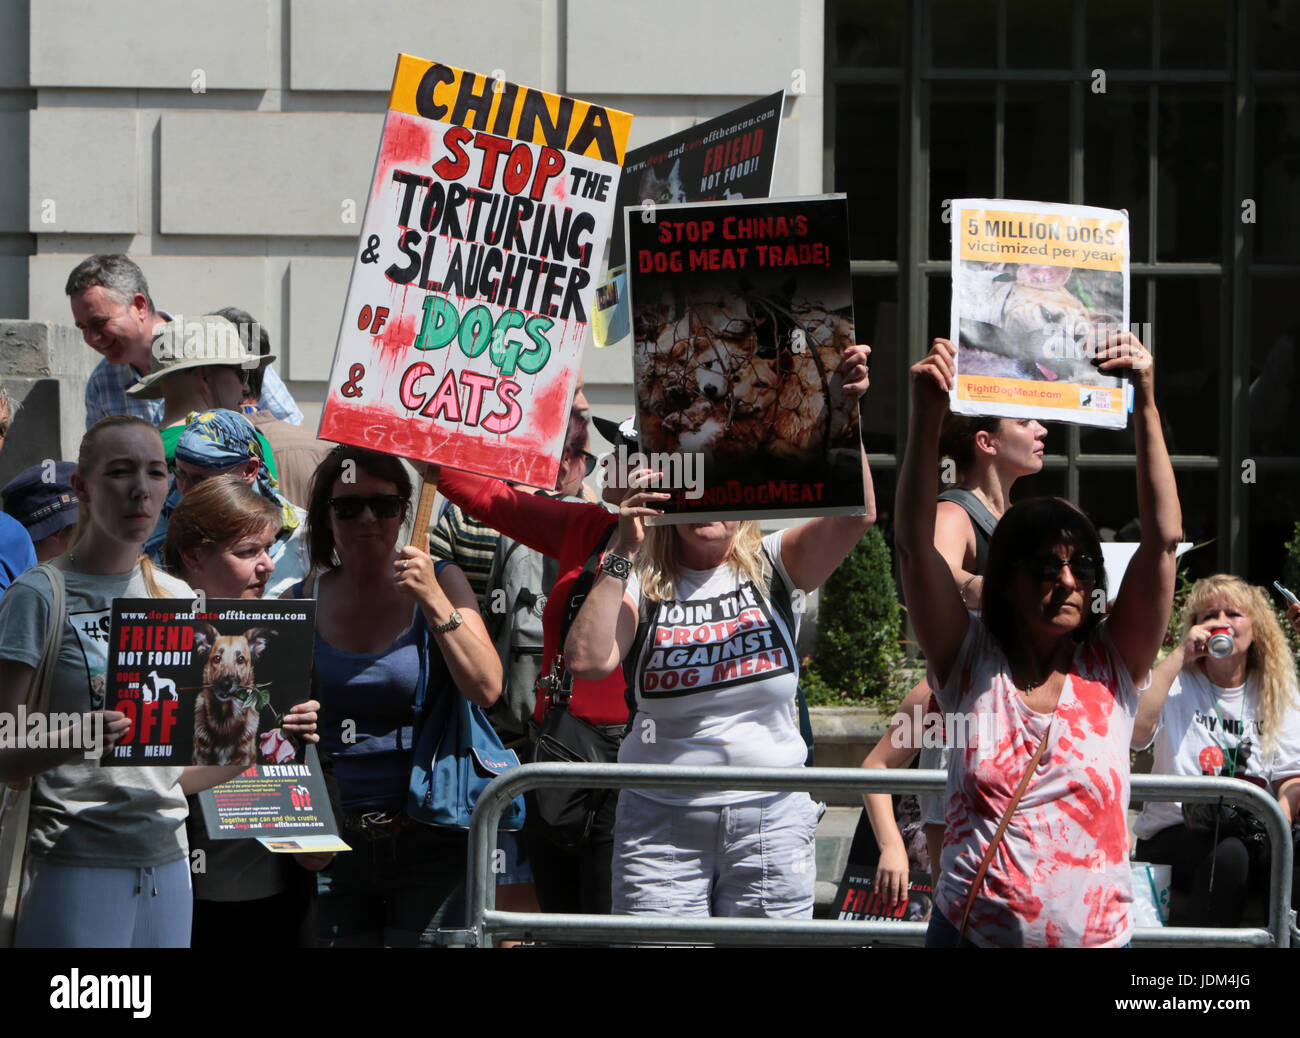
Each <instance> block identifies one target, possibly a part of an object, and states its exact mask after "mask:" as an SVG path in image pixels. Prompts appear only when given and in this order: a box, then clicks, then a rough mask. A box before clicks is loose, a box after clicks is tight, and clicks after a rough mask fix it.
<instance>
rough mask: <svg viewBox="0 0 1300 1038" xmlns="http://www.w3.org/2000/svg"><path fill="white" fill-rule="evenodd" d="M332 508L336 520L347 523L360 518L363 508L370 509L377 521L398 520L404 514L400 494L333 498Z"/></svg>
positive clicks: (331, 499)
mask: <svg viewBox="0 0 1300 1038" xmlns="http://www.w3.org/2000/svg"><path fill="white" fill-rule="evenodd" d="M330 508H332V509H334V518H335V519H341V520H342V521H343V522H345V523H346V522H350V521H351V520H353V519H356V518H357V517H358V516H360V515H361V510H362V509H363V508H369V509H370V514H371V515H373V516H374V517H375V518H376V519H396V518H397V517H398V516H399V515H401V514H402V498H401V495H399V494H374V495H373V496H371V497H362V496H361V495H360V494H348V495H346V496H344V497H331V498H330Z"/></svg>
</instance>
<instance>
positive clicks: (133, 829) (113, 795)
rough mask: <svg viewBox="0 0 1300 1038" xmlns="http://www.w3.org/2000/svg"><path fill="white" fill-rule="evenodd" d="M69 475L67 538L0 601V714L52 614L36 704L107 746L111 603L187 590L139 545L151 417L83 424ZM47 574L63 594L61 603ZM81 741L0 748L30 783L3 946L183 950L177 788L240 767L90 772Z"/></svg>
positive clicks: (22, 684)
mask: <svg viewBox="0 0 1300 1038" xmlns="http://www.w3.org/2000/svg"><path fill="white" fill-rule="evenodd" d="M72 485H73V489H74V490H75V491H76V493H77V498H78V500H79V501H80V503H81V517H80V519H79V521H78V525H77V531H76V534H75V535H74V537H73V542H72V546H71V548H69V550H68V552H67V554H65V555H62V556H60V557H59V558H58V559H56V560H55V561H54V563H53V566H54V567H55V569H56V570H57V573H55V574H53V575H48V574H47V572H46V571H42V570H37V569H33V570H29V571H28V572H27V573H26V574H24V575H23V576H22V577H20V578H19V579H18V580H17V581H15V583H14V584H13V585H12V586H11V587H10V588H9V590H8V591H7V592H6V593H5V595H4V598H3V600H0V710H3V711H6V712H9V713H16V712H17V711H18V708H19V707H20V706H22V705H24V704H26V703H27V702H28V692H29V690H30V689H32V687H33V681H34V678H35V677H36V674H37V668H38V667H40V665H41V662H42V659H43V658H44V657H43V650H44V647H45V645H46V642H47V638H48V637H49V636H50V634H51V630H50V625H51V623H52V622H53V617H54V616H55V615H57V614H58V613H60V612H65V616H66V618H65V619H64V621H63V624H62V634H61V636H59V637H58V639H57V642H56V643H55V644H56V645H57V649H56V655H55V656H54V659H53V677H52V686H51V691H50V699H49V706H48V709H49V712H50V713H51V714H52V715H53V714H63V715H65V716H67V715H74V716H76V717H78V718H79V720H80V722H81V729H82V734H84V735H85V736H86V738H91V737H92V736H93V735H94V734H95V733H102V743H103V749H104V752H108V751H109V750H110V749H111V747H112V746H113V745H114V744H115V743H116V742H118V741H119V740H121V739H122V738H124V737H125V736H126V735H127V733H128V731H129V729H130V724H131V722H130V721H129V720H128V719H127V718H126V716H125V715H123V714H122V713H121V712H119V711H115V710H105V709H104V689H105V683H104V682H105V678H104V675H105V669H106V667H107V661H108V632H109V615H110V607H111V604H112V601H113V599H115V598H131V597H136V598H145V597H148V598H185V599H191V598H193V593H192V591H191V590H190V588H189V587H188V586H187V585H186V584H183V583H181V582H180V581H179V580H174V579H173V578H171V577H169V576H167V575H166V574H163V573H160V572H158V571H157V570H155V569H154V568H153V566H152V565H151V564H150V563H149V561H148V559H146V558H144V557H143V556H142V555H141V548H142V547H143V545H144V542H145V540H146V539H147V538H148V536H149V534H150V532H151V531H152V530H153V528H154V524H155V523H156V522H157V521H158V513H159V510H160V509H161V508H162V503H163V498H164V497H165V496H166V494H167V462H166V460H165V459H164V457H163V447H162V440H161V439H160V438H159V435H158V431H157V430H156V429H155V428H154V427H153V426H152V425H150V424H149V423H148V422H145V421H142V420H141V419H139V418H133V417H129V416H126V415H114V416H111V417H108V418H105V419H103V420H101V421H99V422H97V423H96V424H95V425H94V426H93V427H92V428H91V429H90V430H89V431H88V432H87V433H86V435H85V436H84V437H83V438H82V441H81V450H80V452H79V455H78V459H77V472H76V474H75V475H74V476H73V477H72ZM60 578H61V579H60ZM56 584H57V585H60V586H61V587H62V588H63V589H64V590H65V591H66V611H63V610H61V609H60V608H59V605H60V599H61V598H63V596H62V595H60V594H59V593H58V591H57V590H56ZM101 726H102V727H101ZM52 734H53V733H52ZM53 741H54V740H53V739H51V743H53ZM63 745H65V746H66V745H67V743H66V742H64V743H63ZM83 745H84V743H83V742H82V741H78V742H77V743H76V747H75V748H73V749H58V748H53V746H52V745H51V746H49V747H46V748H27V749H10V750H6V751H4V752H3V754H0V762H3V763H2V764H0V779H4V780H6V781H9V782H16V781H21V780H23V779H28V778H30V779H31V780H32V792H31V814H30V818H29V826H28V839H27V842H26V847H27V851H28V853H27V855H26V865H25V875H24V883H23V893H22V900H21V903H20V905H19V910H18V924H17V932H16V936H15V942H16V943H17V944H18V945H20V946H28V947H90V948H96V947H99V948H102V947H172V948H184V947H188V946H189V943H190V879H189V864H188V861H187V854H188V848H187V844H186V840H185V816H186V814H187V809H186V805H185V796H186V794H188V793H197V792H198V791H199V790H202V789H207V788H209V787H210V786H213V785H216V784H217V783H219V782H222V781H225V780H226V779H228V778H231V777H233V776H234V775H235V774H237V773H238V772H239V770H240V769H239V768H238V767H188V768H168V767H141V768H133V767H118V768H104V767H101V765H100V760H99V758H98V757H97V756H95V755H94V754H93V753H88V752H87V751H86V750H83V749H82V748H81V747H82V746H83Z"/></svg>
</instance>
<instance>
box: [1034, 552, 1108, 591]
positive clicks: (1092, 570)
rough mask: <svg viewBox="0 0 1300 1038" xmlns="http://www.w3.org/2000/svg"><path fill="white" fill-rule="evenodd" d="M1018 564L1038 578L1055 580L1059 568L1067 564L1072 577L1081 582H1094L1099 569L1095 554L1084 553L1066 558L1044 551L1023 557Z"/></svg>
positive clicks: (1059, 571)
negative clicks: (1027, 557)
mask: <svg viewBox="0 0 1300 1038" xmlns="http://www.w3.org/2000/svg"><path fill="white" fill-rule="evenodd" d="M1020 565H1021V568H1022V569H1024V570H1025V571H1026V572H1028V573H1029V574H1030V575H1032V576H1035V577H1038V578H1039V579H1040V580H1056V579H1057V578H1058V577H1059V576H1060V575H1061V570H1062V569H1064V568H1065V566H1066V565H1069V567H1070V572H1071V573H1073V574H1074V579H1075V580H1077V581H1078V582H1079V583H1081V584H1095V583H1096V582H1097V576H1098V574H1099V573H1100V571H1101V565H1100V561H1099V560H1098V559H1097V558H1096V557H1095V556H1092V555H1084V554H1079V555H1071V556H1070V558H1069V559H1068V560H1067V559H1063V558H1061V557H1060V556H1059V555H1053V554H1052V553H1051V552H1046V553H1044V554H1042V555H1035V556H1034V557H1033V558H1031V559H1025V560H1024V561H1023V562H1022V563H1021V564H1020Z"/></svg>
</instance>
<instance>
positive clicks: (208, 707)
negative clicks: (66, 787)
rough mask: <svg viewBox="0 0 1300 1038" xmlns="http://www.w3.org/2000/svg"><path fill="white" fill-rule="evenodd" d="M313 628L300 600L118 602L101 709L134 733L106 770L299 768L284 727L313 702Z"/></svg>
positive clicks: (297, 750)
mask: <svg viewBox="0 0 1300 1038" xmlns="http://www.w3.org/2000/svg"><path fill="white" fill-rule="evenodd" d="M196 606H197V607H198V608H197V609H196ZM315 620H316V603H315V602H313V601H304V600H300V599H294V600H285V601H280V600H268V601H262V600H260V599H208V600H206V601H204V600H203V599H200V600H198V601H195V600H192V599H167V598H119V599H115V600H114V601H113V616H112V625H111V628H110V632H109V655H108V670H107V674H106V687H105V704H104V705H105V707H106V708H107V709H109V710H120V711H121V712H122V713H124V714H126V716H127V717H128V718H129V719H130V720H131V727H130V730H129V731H128V733H127V735H126V738H125V739H123V740H121V741H120V742H119V743H118V744H117V745H116V746H115V747H114V748H113V752H112V753H111V754H109V755H108V756H107V757H106V758H105V759H104V763H105V764H106V765H110V766H111V765H118V764H121V765H127V764H129V765H135V766H139V765H149V764H159V765H168V766H171V767H183V766H186V765H190V764H205V765H206V764H215V765H230V764H240V765H243V766H244V767H251V766H252V765H254V764H258V763H263V762H265V763H272V764H288V763H292V762H294V761H301V757H302V749H301V747H300V746H299V745H298V744H297V743H296V742H295V741H294V740H292V739H290V738H289V737H288V736H286V734H285V733H284V731H283V730H282V728H281V727H280V724H281V721H282V719H283V717H284V715H285V714H286V713H288V711H289V709H290V707H292V706H293V705H294V704H296V703H301V702H304V701H305V700H307V699H310V698H311V687H310V686H311V659H312V647H313V645H312V643H313V632H314V629H315Z"/></svg>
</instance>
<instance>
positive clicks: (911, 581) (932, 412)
mask: <svg viewBox="0 0 1300 1038" xmlns="http://www.w3.org/2000/svg"><path fill="white" fill-rule="evenodd" d="M956 361H957V350H956V348H955V347H954V346H953V344H952V343H951V342H949V341H948V340H947V339H935V340H934V346H933V347H932V348H931V350H930V352H929V353H928V354H926V356H925V359H923V360H922V361H920V362H919V363H917V364H914V365H912V419H911V423H910V425H909V427H908V433H907V450H906V452H905V453H904V455H903V465H902V469H901V471H900V472H899V476H898V494H897V500H896V506H895V523H894V547H895V549H896V550H897V551H898V564H899V569H900V570H901V572H902V577H903V595H904V598H905V600H906V602H907V611H908V616H909V618H910V619H911V621H912V627H913V629H914V630H915V631H916V640H917V642H918V643H919V644H920V646H921V651H922V652H923V653H924V654H925V658H926V660H927V661H928V662H929V664H930V667H931V668H932V669H933V671H934V673H935V676H936V677H937V678H938V680H939V681H940V682H941V683H942V682H946V681H947V680H948V673H949V671H950V670H951V669H952V663H953V661H954V660H955V659H956V657H957V653H958V651H959V650H960V649H961V645H962V642H963V641H964V640H965V638H966V631H967V629H968V628H969V626H970V616H969V614H968V613H967V612H966V607H965V606H964V605H963V604H962V600H961V596H960V594H958V591H957V585H955V584H954V583H953V579H952V571H951V570H950V569H949V568H948V563H947V561H946V560H945V559H944V557H943V555H942V554H940V552H939V550H938V548H936V547H935V545H934V534H935V510H936V507H937V505H938V498H939V494H938V490H937V487H936V484H937V482H938V480H937V476H936V470H937V467H938V464H939V426H940V424H941V423H942V422H943V415H944V412H945V411H947V409H948V390H949V389H951V388H952V385H953V381H954V379H955V378H956V374H957V366H956Z"/></svg>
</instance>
